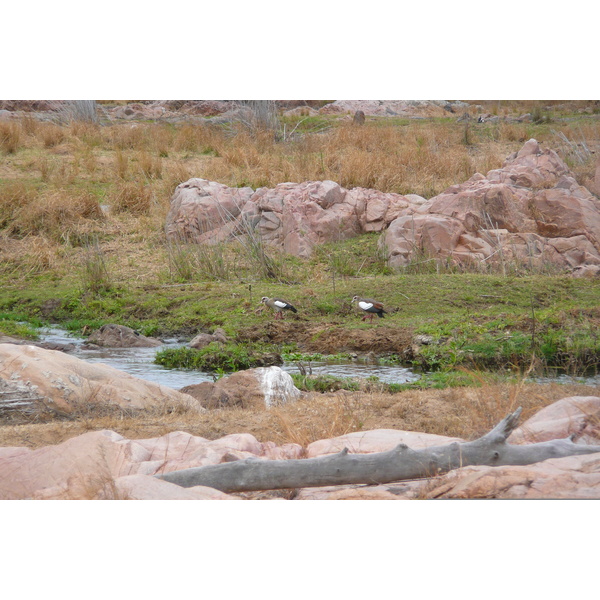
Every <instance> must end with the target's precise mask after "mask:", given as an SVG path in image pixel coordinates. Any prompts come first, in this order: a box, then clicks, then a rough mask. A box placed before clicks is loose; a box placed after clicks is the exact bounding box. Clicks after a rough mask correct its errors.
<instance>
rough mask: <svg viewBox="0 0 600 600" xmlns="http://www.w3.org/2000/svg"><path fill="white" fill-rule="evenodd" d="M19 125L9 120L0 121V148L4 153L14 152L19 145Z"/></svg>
mask: <svg viewBox="0 0 600 600" xmlns="http://www.w3.org/2000/svg"><path fill="white" fill-rule="evenodd" d="M21 137H22V135H21V126H20V124H19V123H15V122H13V121H10V122H8V123H4V122H1V123H0V150H2V152H5V153H6V154H14V153H15V152H16V151H17V150H18V149H19V148H20V147H21Z"/></svg>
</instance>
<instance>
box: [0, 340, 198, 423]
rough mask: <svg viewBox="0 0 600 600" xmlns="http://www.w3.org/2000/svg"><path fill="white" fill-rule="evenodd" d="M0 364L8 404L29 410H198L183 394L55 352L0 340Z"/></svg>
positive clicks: (191, 399)
mask: <svg viewBox="0 0 600 600" xmlns="http://www.w3.org/2000/svg"><path fill="white" fill-rule="evenodd" d="M0 365H1V366H2V369H0V382H1V383H2V385H1V386H0V389H2V390H3V393H5V394H6V395H7V396H10V397H11V401H12V404H13V405H15V402H20V404H19V406H20V407H21V410H25V411H27V412H30V413H36V412H40V413H44V412H46V411H51V412H52V411H56V410H57V411H60V412H66V413H69V412H72V411H73V410H75V409H81V408H85V407H86V406H88V405H90V404H94V405H102V404H106V405H116V406H121V407H123V408H133V409H142V408H159V409H160V408H168V407H175V406H184V407H189V408H191V409H193V410H197V411H200V412H201V411H203V410H204V409H203V408H202V407H201V406H200V404H199V403H198V402H197V401H196V400H195V399H194V398H192V397H191V396H189V395H187V394H183V393H181V392H178V391H176V390H173V389H171V388H168V387H165V386H162V385H159V384H156V383H152V382H151V381H146V380H144V379H139V378H138V377H134V376H133V375H129V374H128V373H123V372H122V371H119V370H118V369H115V368H113V367H111V366H109V365H103V364H100V363H89V362H86V361H84V360H81V359H79V358H76V357H74V356H70V355H68V354H65V353H64V352H59V351H56V350H45V349H43V348H38V347H36V346H29V345H26V346H21V345H16V344H0ZM2 409H3V405H2V402H1V396H0V412H1V411H2Z"/></svg>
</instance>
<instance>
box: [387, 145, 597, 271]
mask: <svg viewBox="0 0 600 600" xmlns="http://www.w3.org/2000/svg"><path fill="white" fill-rule="evenodd" d="M379 243H380V247H381V248H382V249H383V248H385V251H386V252H387V255H388V259H389V262H390V266H392V267H396V268H402V267H405V266H407V265H409V264H410V263H411V262H413V261H414V260H419V259H422V257H423V255H427V256H428V257H429V258H446V259H451V260H453V261H455V262H456V263H471V264H473V263H475V264H478V265H480V266H484V265H486V264H492V263H496V264H497V263H500V262H502V261H503V262H504V264H506V263H511V264H515V265H517V266H522V267H528V268H532V267H541V266H543V265H548V264H551V265H554V266H555V267H557V268H560V269H563V270H564V271H570V272H573V270H574V269H578V268H580V267H588V266H600V201H599V200H598V198H596V197H595V196H594V195H593V194H591V193H590V192H589V190H587V189H586V188H585V187H583V186H580V185H579V184H578V183H577V182H576V181H575V178H574V176H573V174H572V173H571V172H570V171H569V169H568V167H567V165H566V164H565V163H564V162H563V161H562V160H561V159H560V157H559V156H558V155H557V154H556V152H554V151H553V150H550V149H548V150H542V149H541V148H540V145H539V143H538V142H537V141H536V140H534V139H531V140H529V141H528V142H526V143H525V144H524V146H523V147H522V148H521V150H519V151H518V152H515V153H513V154H512V155H511V156H509V157H508V158H507V160H506V161H505V163H504V165H503V166H502V168H500V169H493V170H491V171H489V172H488V173H487V175H485V176H484V175H482V174H481V173H476V174H475V175H473V176H472V177H471V178H470V179H469V180H468V181H466V182H464V183H462V184H459V185H453V186H451V187H449V188H448V189H447V190H445V191H444V192H442V193H441V194H438V195H437V196H435V197H433V198H431V199H429V200H428V201H426V202H424V203H422V204H421V205H420V206H419V208H418V212H417V214H412V215H408V216H407V215H406V214H401V215H399V216H398V217H397V218H396V219H395V220H394V221H392V222H391V223H390V225H389V227H388V228H387V230H386V231H385V234H384V235H383V236H382V237H381V239H380V241H379Z"/></svg>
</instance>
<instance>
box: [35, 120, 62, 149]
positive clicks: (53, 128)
mask: <svg viewBox="0 0 600 600" xmlns="http://www.w3.org/2000/svg"><path fill="white" fill-rule="evenodd" d="M36 135H37V137H38V138H39V139H41V141H42V143H43V144H44V148H53V147H54V146H58V145H59V144H61V143H62V142H63V141H64V140H65V138H66V137H67V134H66V132H65V130H64V128H63V127H60V126H59V125H55V124H54V123H43V124H41V125H40V127H39V128H38V129H37V131H36Z"/></svg>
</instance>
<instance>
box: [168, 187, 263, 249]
mask: <svg viewBox="0 0 600 600" xmlns="http://www.w3.org/2000/svg"><path fill="white" fill-rule="evenodd" d="M253 194H254V190H253V189H251V188H248V187H245V188H230V187H227V186H226V185H223V184H221V183H216V182H214V181H207V180H206V179H199V178H194V179H190V180H188V181H185V182H184V183H181V184H179V185H178V186H177V187H176V188H175V192H174V194H173V197H172V198H171V206H170V209H169V212H168V214H167V219H166V225H165V231H166V235H167V238H169V239H170V240H174V241H180V240H188V241H195V242H211V241H214V238H215V236H214V233H213V232H214V231H215V230H219V229H220V228H221V227H223V226H225V225H227V224H228V223H230V222H235V219H236V218H237V217H238V216H239V215H240V213H241V211H242V208H243V207H244V205H245V204H246V202H247V201H248V200H249V199H250V197H251V196H252V195H253ZM206 234H208V235H206ZM203 236H204V237H203Z"/></svg>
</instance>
